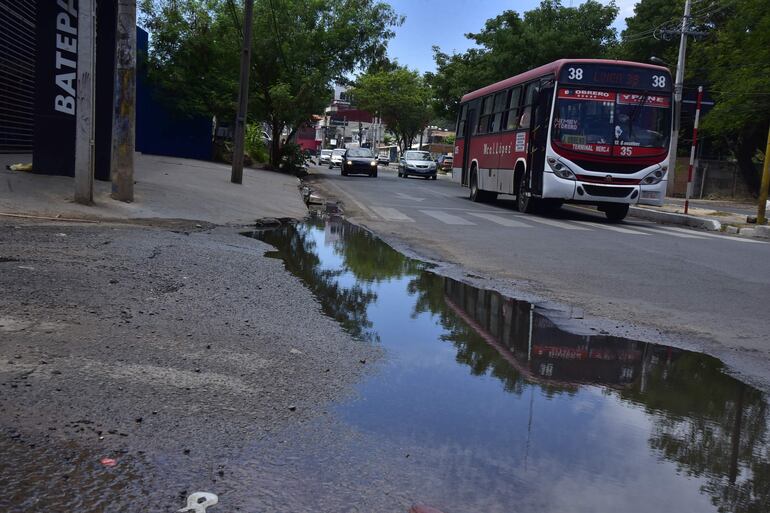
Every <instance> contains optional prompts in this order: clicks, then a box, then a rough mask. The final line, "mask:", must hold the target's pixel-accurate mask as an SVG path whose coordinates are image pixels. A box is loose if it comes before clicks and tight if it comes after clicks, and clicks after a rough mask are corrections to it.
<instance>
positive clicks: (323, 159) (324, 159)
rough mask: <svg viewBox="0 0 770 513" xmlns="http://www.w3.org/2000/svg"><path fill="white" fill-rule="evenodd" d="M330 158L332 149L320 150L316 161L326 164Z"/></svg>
mask: <svg viewBox="0 0 770 513" xmlns="http://www.w3.org/2000/svg"><path fill="white" fill-rule="evenodd" d="M331 158H332V150H321V156H320V159H319V161H318V163H319V164H321V165H324V164H328V163H329V161H330V160H331Z"/></svg>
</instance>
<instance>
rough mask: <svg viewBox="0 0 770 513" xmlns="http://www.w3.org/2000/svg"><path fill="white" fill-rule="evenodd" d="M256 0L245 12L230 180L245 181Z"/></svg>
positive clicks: (249, 4) (248, 4)
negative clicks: (247, 115)
mask: <svg viewBox="0 0 770 513" xmlns="http://www.w3.org/2000/svg"><path fill="white" fill-rule="evenodd" d="M253 13H254V0H246V2H245V8H244V13H243V47H242V49H241V78H240V88H239V90H238V114H236V116H235V133H234V134H233V137H234V140H233V171H232V173H231V175H230V181H231V182H233V183H243V138H244V135H245V133H246V114H247V110H248V105H249V66H250V64H251V26H252V24H253V22H254V20H253V17H254V14H253Z"/></svg>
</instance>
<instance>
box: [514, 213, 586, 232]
mask: <svg viewBox="0 0 770 513" xmlns="http://www.w3.org/2000/svg"><path fill="white" fill-rule="evenodd" d="M527 221H532V222H534V223H540V224H546V225H548V226H553V227H555V228H561V229H563V230H583V231H588V228H583V227H581V226H574V225H571V224H567V222H566V221H556V220H554V219H544V218H542V217H538V216H527Z"/></svg>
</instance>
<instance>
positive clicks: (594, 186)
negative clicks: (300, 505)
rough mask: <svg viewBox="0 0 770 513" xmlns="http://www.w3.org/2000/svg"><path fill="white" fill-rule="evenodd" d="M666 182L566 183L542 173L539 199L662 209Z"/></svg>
mask: <svg viewBox="0 0 770 513" xmlns="http://www.w3.org/2000/svg"><path fill="white" fill-rule="evenodd" d="M666 185H667V181H666V180H663V181H661V182H660V183H657V184H655V185H610V184H601V183H593V182H583V181H580V180H577V181H575V180H566V179H564V178H559V177H558V176H556V175H554V174H553V173H548V172H546V173H543V197H545V198H558V199H563V200H565V201H574V202H578V203H627V204H629V205H636V204H640V205H655V206H660V205H663V200H664V199H665V197H666Z"/></svg>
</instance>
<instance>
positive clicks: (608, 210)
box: [602, 204, 628, 223]
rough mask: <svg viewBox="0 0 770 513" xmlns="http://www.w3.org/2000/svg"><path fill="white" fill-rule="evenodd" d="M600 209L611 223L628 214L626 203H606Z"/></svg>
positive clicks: (620, 219)
mask: <svg viewBox="0 0 770 513" xmlns="http://www.w3.org/2000/svg"><path fill="white" fill-rule="evenodd" d="M602 210H604V215H605V216H607V220H608V221H612V222H613V223H617V222H620V221H622V220H623V219H625V218H626V216H627V215H628V205H620V204H619V205H607V206H605V207H604V208H603V209H602Z"/></svg>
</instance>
